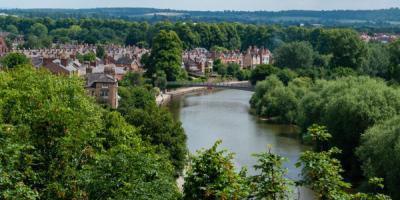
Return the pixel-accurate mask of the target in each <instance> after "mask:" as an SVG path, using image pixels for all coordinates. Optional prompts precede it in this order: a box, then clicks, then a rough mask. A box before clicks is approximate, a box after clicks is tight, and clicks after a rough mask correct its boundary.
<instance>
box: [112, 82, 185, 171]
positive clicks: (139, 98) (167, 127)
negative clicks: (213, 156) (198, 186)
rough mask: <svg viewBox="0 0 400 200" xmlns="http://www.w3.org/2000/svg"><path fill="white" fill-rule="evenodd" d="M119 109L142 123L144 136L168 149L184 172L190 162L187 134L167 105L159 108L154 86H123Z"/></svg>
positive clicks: (160, 148) (134, 122) (129, 119)
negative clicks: (188, 158) (187, 159)
mask: <svg viewBox="0 0 400 200" xmlns="http://www.w3.org/2000/svg"><path fill="white" fill-rule="evenodd" d="M119 94H120V96H121V101H120V106H119V108H118V111H119V112H120V113H122V114H123V116H124V117H125V118H126V120H127V122H128V123H130V124H131V125H133V126H135V127H138V129H139V131H138V134H140V135H141V137H142V138H143V140H145V141H149V142H150V143H151V144H153V145H155V146H157V150H158V152H162V153H167V154H168V155H169V158H170V160H171V161H172V163H173V165H174V167H175V172H176V173H177V174H179V173H181V171H182V169H183V167H184V165H185V162H186V154H187V149H186V135H185V132H184V130H183V128H182V126H181V124H180V123H179V122H177V121H175V120H174V118H173V117H172V115H171V114H170V113H169V112H168V111H167V110H165V109H162V108H158V107H157V105H156V102H155V93H154V91H153V90H149V89H146V88H144V87H120V91H119Z"/></svg>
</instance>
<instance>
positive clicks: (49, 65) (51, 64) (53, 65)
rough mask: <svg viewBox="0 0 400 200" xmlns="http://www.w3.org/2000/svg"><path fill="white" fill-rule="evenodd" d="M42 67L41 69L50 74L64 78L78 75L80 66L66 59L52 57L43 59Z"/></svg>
mask: <svg viewBox="0 0 400 200" xmlns="http://www.w3.org/2000/svg"><path fill="white" fill-rule="evenodd" d="M35 60H36V59H35ZM42 65H43V66H42V67H44V68H46V69H48V70H49V71H50V72H51V73H52V74H56V75H66V76H72V75H79V66H80V65H77V63H76V62H73V61H71V60H70V59H69V58H66V57H61V58H56V59H54V58H52V57H43V61H42Z"/></svg>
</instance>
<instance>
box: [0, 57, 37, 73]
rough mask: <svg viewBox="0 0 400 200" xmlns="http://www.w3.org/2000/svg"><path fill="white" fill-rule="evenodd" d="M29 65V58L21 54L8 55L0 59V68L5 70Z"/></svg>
mask: <svg viewBox="0 0 400 200" xmlns="http://www.w3.org/2000/svg"><path fill="white" fill-rule="evenodd" d="M29 63H30V60H29V58H27V57H26V56H25V55H24V54H22V53H9V54H7V55H6V56H4V57H2V58H1V59H0V64H1V67H3V68H5V69H12V68H15V67H18V66H22V65H26V64H29Z"/></svg>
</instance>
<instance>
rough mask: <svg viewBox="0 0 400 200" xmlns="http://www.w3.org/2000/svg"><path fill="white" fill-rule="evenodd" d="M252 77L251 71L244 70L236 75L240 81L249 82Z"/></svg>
mask: <svg viewBox="0 0 400 200" xmlns="http://www.w3.org/2000/svg"><path fill="white" fill-rule="evenodd" d="M250 76H251V70H246V69H242V70H240V71H239V72H238V73H237V74H236V78H237V79H238V80H239V81H245V80H249V79H250Z"/></svg>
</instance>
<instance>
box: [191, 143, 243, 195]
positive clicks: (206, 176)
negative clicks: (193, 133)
mask: <svg viewBox="0 0 400 200" xmlns="http://www.w3.org/2000/svg"><path fill="white" fill-rule="evenodd" d="M219 144H221V141H217V142H216V143H215V144H214V145H213V146H212V147H211V148H210V149H207V150H201V151H198V152H197V155H196V156H192V157H191V160H190V165H189V168H188V171H187V173H186V175H185V183H184V185H183V187H184V199H210V200H211V199H233V200H235V199H244V198H246V197H247V196H248V195H249V187H248V185H247V184H246V180H245V177H244V176H245V175H244V174H243V173H242V172H241V173H240V174H238V173H236V172H235V167H234V165H233V163H232V159H233V155H232V154H228V153H227V152H226V151H224V150H222V151H220V150H218V149H217V148H218V145H219Z"/></svg>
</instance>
